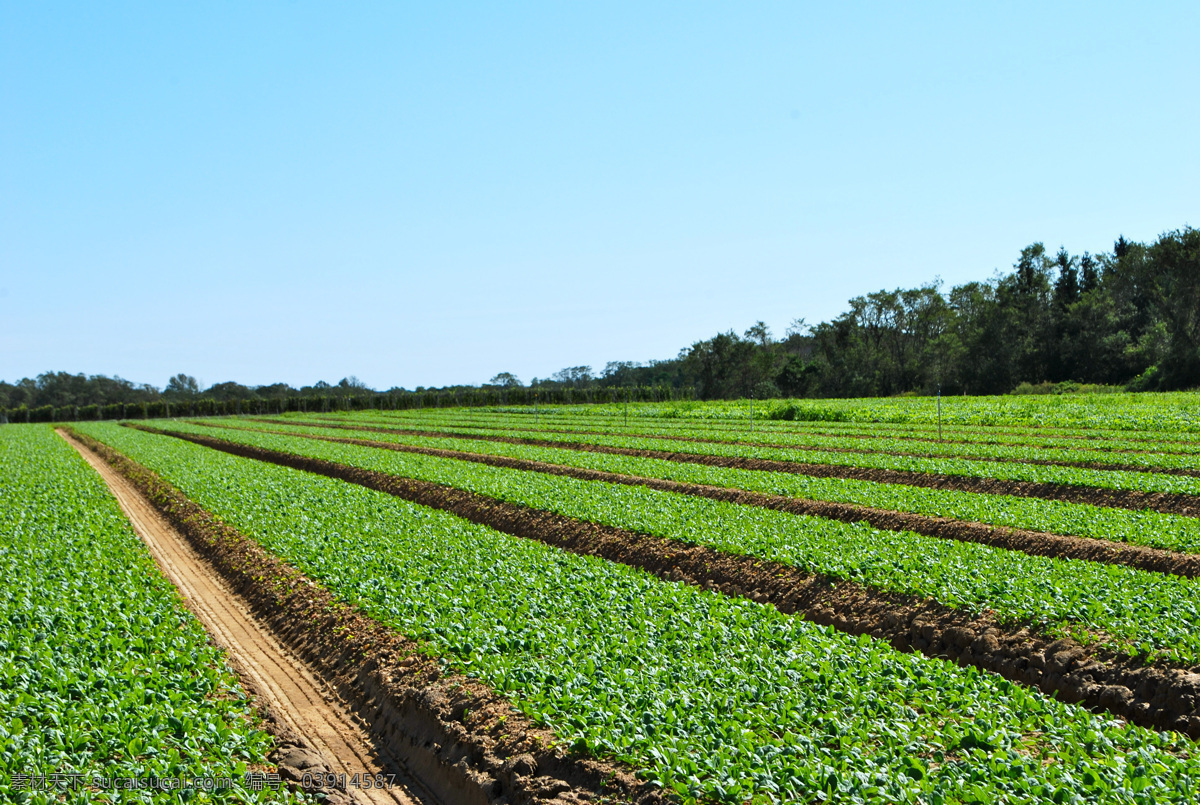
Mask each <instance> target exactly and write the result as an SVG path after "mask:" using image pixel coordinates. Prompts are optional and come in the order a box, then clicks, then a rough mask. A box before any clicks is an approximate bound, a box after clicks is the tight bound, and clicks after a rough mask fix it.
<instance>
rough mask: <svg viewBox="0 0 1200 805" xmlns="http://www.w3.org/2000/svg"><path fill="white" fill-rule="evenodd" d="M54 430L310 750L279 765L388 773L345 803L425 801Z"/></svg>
mask: <svg viewBox="0 0 1200 805" xmlns="http://www.w3.org/2000/svg"><path fill="white" fill-rule="evenodd" d="M59 434H60V435H61V436H63V438H64V439H66V440H67V441H68V442H69V443H70V444H71V446H72V447H74V448H75V449H76V450H77V451H78V452H79V454H80V455H82V456H83V458H84V459H85V460H86V461H87V462H88V464H90V465H91V466H92V468H93V469H95V470H96V472H98V473H99V474H100V477H101V478H103V479H104V482H105V483H106V484H107V485H108V488H109V489H110V490H111V491H112V493H113V495H114V496H115V497H116V499H117V502H118V503H119V504H120V505H121V509H122V511H124V512H125V515H126V517H128V518H129V521H130V523H131V524H132V525H133V529H134V531H135V532H136V533H137V535H138V536H139V537H141V538H142V540H143V541H144V542H145V543H146V545H147V546H148V547H149V549H150V553H151V554H152V555H153V556H154V559H155V561H156V562H157V563H158V565H159V567H160V568H162V570H163V572H164V573H165V574H166V576H167V578H169V579H170V580H171V582H172V583H173V584H174V585H175V586H176V587H177V588H178V589H179V591H180V593H182V595H183V597H184V601H185V603H186V604H187V607H188V609H190V610H191V611H192V612H193V613H194V614H195V615H196V617H197V618H199V620H200V622H201V623H202V624H204V627H205V629H207V630H208V632H209V634H210V635H212V637H213V639H214V641H215V642H216V643H217V644H218V645H219V646H220V647H221V648H222V649H224V650H225V652H226V653H227V654H228V655H229V658H230V661H231V663H232V665H233V666H234V668H235V670H236V671H237V673H238V676H239V677H241V679H242V681H243V683H245V686H246V687H247V688H249V689H250V690H252V691H253V692H254V693H255V694H256V695H257V696H258V698H259V699H260V701H261V702H263V703H265V705H266V708H267V709H268V711H269V712H270V714H271V715H272V716H273V717H274V718H275V719H276V720H277V723H278V724H280V725H282V726H283V727H284V728H285V729H284V730H280V732H282V733H283V734H284V735H287V734H288V733H291V734H292V735H294V736H297V737H300V738H301V739H302V740H303V741H304V742H307V743H308V744H309V746H310V747H311V749H307V750H306V749H305V748H303V747H302V746H299V745H294V746H291V747H285V749H284V751H283V752H282V753H281V755H280V757H279V758H278V761H279V762H280V765H281V766H288V767H290V768H291V769H294V770H297V771H299V773H300V775H301V776H302V775H303V774H304V773H305V772H308V773H310V774H323V773H326V769H327V770H328V771H330V772H332V773H334V774H338V775H343V774H344V775H346V778H347V780H348V781H349V780H351V779H353V776H354V775H356V774H357V775H364V774H367V775H370V776H371V777H372V778H374V776H375V775H377V774H382V775H389V774H396V775H397V777H396V780H395V784H394V785H393V786H392V787H390V788H383V789H379V788H364V787H362V786H361V785H360V786H357V787H355V786H347V793H348V794H349V797H348V799H349V801H352V802H356V803H369V804H370V805H376V804H386V805H417V803H421V802H425V801H428V800H426V799H422V798H421V797H418V796H415V795H414V794H413V793H412V792H411V791H410V790H409V787H410V786H412V783H411V781H410V780H409V779H408V777H407V775H405V774H403V769H402V768H401V767H400V765H399V764H398V762H397V761H396V759H395V758H392V757H388V756H387V755H386V754H383V753H381V752H380V751H378V750H377V749H376V748H375V746H374V744H373V742H372V741H371V739H370V738H369V737H368V735H367V734H366V732H365V731H364V730H363V728H362V727H361V726H360V725H359V724H358V723H357V722H356V721H355V719H354V718H353V717H352V716H350V715H349V714H348V713H347V712H346V710H345V709H344V708H343V707H342V706H341V705H340V704H338V703H337V702H336V700H335V698H334V697H335V694H332V693H331V692H329V691H327V690H326V689H325V687H324V686H323V685H321V684H320V683H319V682H318V681H317V679H316V678H315V677H314V676H313V674H311V673H310V672H309V671H308V670H307V669H306V668H305V667H304V665H303V663H302V662H301V661H300V660H299V659H297V658H296V657H294V656H293V655H292V653H291V652H289V651H288V650H286V649H285V648H284V647H283V646H282V645H280V644H279V642H278V641H277V640H275V639H274V638H273V637H272V636H271V634H270V632H269V631H267V629H266V628H265V627H263V626H261V625H259V624H258V622H257V621H256V620H255V618H254V617H253V616H252V615H251V614H250V613H249V612H248V611H247V609H246V607H245V606H243V605H242V603H241V601H240V600H239V598H238V597H237V595H236V594H235V593H234V592H233V591H232V590H231V589H230V588H229V586H228V585H227V584H226V583H225V582H224V580H223V579H221V578H220V576H218V575H217V574H216V573H215V572H214V571H213V570H212V569H211V568H210V567H209V566H208V564H207V563H206V562H205V561H204V560H203V559H201V558H200V557H199V556H198V555H197V554H196V552H195V550H193V549H192V547H191V546H190V545H189V544H188V542H187V540H186V539H185V538H184V537H183V536H182V535H181V534H179V533H178V532H177V531H176V530H175V529H174V528H173V527H172V526H171V525H170V524H169V523H167V522H166V521H165V520H164V519H163V518H162V517H161V516H160V515H159V514H158V512H156V511H155V510H154V509H153V508H152V507H151V506H150V504H149V503H148V502H147V501H146V500H145V498H143V497H142V495H141V494H140V493H139V492H138V491H137V489H135V488H134V486H133V485H132V484H131V483H130V482H129V481H127V480H126V479H125V478H123V477H122V476H121V475H120V474H119V473H117V472H116V470H114V469H113V468H112V467H110V466H109V465H108V464H107V463H105V462H104V461H102V460H101V459H100V458H99V457H98V456H96V455H95V454H94V453H93V452H92V451H90V450H87V449H85V448H83V447H82V445H80V444H79V443H78V442H76V441H75V440H74V439H72V438H71V437H70V436H68V435H66V434H64V433H63V432H62V431H59ZM292 743H293V744H295V743H299V742H297V741H294V740H293V741H292ZM381 754H382V756H381ZM281 774H283V775H284V776H285V777H286V776H287V771H286V770H284V769H281ZM413 787H415V786H413ZM418 790H419V789H418Z"/></svg>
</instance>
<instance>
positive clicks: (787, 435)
mask: <svg viewBox="0 0 1200 805" xmlns="http://www.w3.org/2000/svg"><path fill="white" fill-rule="evenodd" d="M288 417H289V418H299V419H303V418H309V419H317V418H319V419H330V420H335V421H339V420H340V421H363V422H371V423H372V424H377V423H378V424H391V425H392V427H411V428H422V427H424V428H427V429H428V428H430V427H437V426H454V427H471V426H476V427H490V428H500V429H504V428H509V429H534V430H538V429H541V430H563V431H567V432H583V433H587V432H597V433H611V434H630V433H637V434H639V435H644V436H654V435H661V436H682V437H686V438H702V439H712V440H716V441H740V440H757V441H760V442H762V443H764V444H771V443H778V444H791V443H796V444H803V443H817V440H821V439H842V440H846V442H847V444H855V443H858V444H862V443H864V442H867V443H869V442H872V441H875V440H879V441H880V442H881V443H889V444H893V447H894V449H896V450H897V451H900V452H920V451H921V450H926V449H932V447H937V446H940V447H944V448H945V449H947V450H952V449H961V450H972V449H979V448H981V447H996V448H998V449H1001V450H1004V449H1015V448H1049V449H1051V450H1056V451H1060V450H1061V451H1065V453H1064V455H1063V456H1062V459H1063V460H1073V461H1103V460H1104V458H1103V457H1105V456H1108V454H1110V453H1113V452H1116V453H1121V454H1123V453H1126V452H1129V453H1146V454H1152V455H1154V456H1156V457H1158V456H1172V457H1178V456H1196V455H1198V454H1200V442H1178V441H1168V440H1163V438H1162V437H1161V436H1160V435H1157V434H1151V435H1142V436H1136V435H1134V434H1129V433H1126V432H1118V433H1116V434H1113V435H1111V436H1100V435H1096V434H1093V435H1091V436H1089V437H1088V438H1081V437H1080V436H1060V437H1055V436H1047V435H1046V434H1044V433H1042V432H1040V431H1033V430H1025V431H997V430H994V429H987V430H982V431H981V430H980V429H979V428H972V429H969V430H958V429H953V430H952V429H945V430H944V432H943V435H942V437H941V438H939V437H938V431H937V429H936V428H934V429H933V430H926V429H922V428H913V427H911V426H907V425H902V426H895V425H861V424H857V423H852V424H842V423H777V422H762V421H756V422H755V423H754V427H753V428H751V427H749V423H748V422H744V421H743V422H734V423H730V422H710V421H703V420H689V419H684V420H670V419H652V418H647V417H639V416H637V415H636V412H634V415H633V416H631V417H630V418H629V420H628V421H626V420H625V418H624V417H617V418H614V417H612V416H591V417H579V416H577V417H569V418H564V417H542V416H537V417H535V416H533V415H531V414H530V413H529V412H526V411H522V412H521V413H509V414H500V413H489V412H485V411H477V410H471V409H451V410H442V409H428V410H424V409H422V410H417V411H386V412H382V411H380V412H377V411H362V412H355V413H353V414H348V413H334V414H307V415H288ZM397 423H404V424H397ZM1066 453H1075V454H1077V455H1073V456H1069V455H1066ZM997 455H1000V454H997ZM1109 460H1110V461H1117V458H1115V457H1114V458H1110V459H1109ZM1184 466H1186V465H1184Z"/></svg>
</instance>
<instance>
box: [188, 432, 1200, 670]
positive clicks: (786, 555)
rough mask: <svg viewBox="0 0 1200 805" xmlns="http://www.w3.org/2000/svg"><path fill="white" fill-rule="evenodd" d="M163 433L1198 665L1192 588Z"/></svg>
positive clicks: (293, 443) (250, 437) (403, 458)
mask: <svg viewBox="0 0 1200 805" xmlns="http://www.w3.org/2000/svg"><path fill="white" fill-rule="evenodd" d="M167 427H168V428H170V429H171V430H174V431H180V432H194V433H195V432H198V433H205V434H206V435H210V436H216V437H218V438H226V439H229V438H232V439H233V440H235V441H238V442H241V443H245V444H252V445H256V446H259V447H266V448H269V449H273V450H281V451H284V452H288V453H293V454H299V455H304V456H311V457H314V458H322V459H325V460H327V461H335V462H339V463H342V464H348V465H350V466H354V467H363V468H365V469H371V470H376V471H379V472H385V473H388V474H392V475H399V476H401V477H408V478H417V479H420V480H425V481H432V482H434V483H440V484H445V485H447V486H453V487H458V488H462V489H467V490H470V491H472V492H477V493H479V494H483V495H488V496H490V497H494V498H498V499H500V500H505V501H508V502H511V503H516V504H518V505H521V506H526V507H529V508H533V509H543V510H547V511H552V512H556V513H558V514H562V515H565V516H567V517H573V518H576V519H580V520H586V521H589V522H596V523H601V524H603V525H609V526H615V527H617V528H623V529H626V530H629V531H634V532H639V533H645V534H652V535H654V536H659V537H664V538H667V539H674V540H680V541H682V542H686V543H689V544H700V545H706V546H709V547H711V548H715V549H717V550H721V551H727V552H731V553H736V554H748V555H751V556H756V557H760V558H763V559H769V560H772V561H776V562H782V563H784V564H788V565H793V566H796V567H799V568H800V569H802V570H805V571H808V572H811V573H818V574H826V575H829V576H832V577H834V578H842V579H848V580H850V581H854V582H857V583H859V584H863V585H867V586H870V587H872V588H875V589H879V590H885V591H889V592H898V593H905V594H911V595H916V596H919V597H922V598H932V599H934V600H936V601H939V602H941V603H943V604H945V605H947V606H950V607H954V608H961V609H967V610H970V611H974V612H978V611H982V610H985V609H990V610H992V611H994V612H995V613H996V615H997V617H998V618H999V619H1000V620H1002V621H1007V622H1010V623H1017V624H1021V625H1024V624H1037V625H1039V626H1042V627H1044V628H1047V629H1048V630H1050V631H1052V632H1054V633H1055V634H1056V635H1058V636H1066V635H1068V634H1072V633H1073V632H1074V631H1075V630H1077V627H1078V626H1080V625H1083V626H1085V627H1087V628H1088V629H1089V630H1092V631H1094V632H1098V633H1104V634H1106V635H1108V636H1109V638H1111V639H1113V640H1114V641H1115V644H1116V646H1117V647H1118V648H1124V649H1129V648H1130V647H1133V648H1134V650H1136V651H1138V652H1140V653H1144V654H1148V655H1149V654H1166V655H1170V656H1172V657H1173V659H1175V660H1176V661H1177V662H1181V663H1183V664H1185V665H1191V664H1194V663H1196V662H1200V630H1198V627H1200V580H1193V579H1184V578H1181V577H1178V576H1169V575H1163V574H1159V573H1149V572H1146V571H1142V570H1137V569H1134V568H1129V567H1124V566H1119V565H1108V564H1102V563H1094V562H1082V561H1066V560H1061V559H1052V558H1049V557H1044V556H1030V555H1028V554H1024V553H1020V552H1017V551H1008V550H1004V549H1001V548H994V547H991V546H987V545H980V544H976V543H971V542H959V541H956V540H949V539H940V538H938V537H929V536H924V535H921V534H914V533H911V532H896V531H881V530H878V529H875V528H872V527H870V526H868V525H866V524H865V523H854V524H849V523H842V522H838V521H834V520H827V519H823V518H819V517H805V516H798V515H793V514H787V513H783V512H777V511H772V510H769V509H762V508H758V507H755V506H743V505H737V504H732V503H724V502H720V501H715V500H709V499H707V498H697V497H692V496H689V495H680V494H675V493H669V492H658V491H654V490H650V489H646V488H644V487H637V486H626V485H617V484H608V483H602V482H597V481H580V480H576V479H573V478H565V477H561V476H555V475H546V474H542V473H536V472H525V471H520V470H510V469H502V468H497V467H489V466H486V465H480V464H475V463H470V462H465V461H456V460H451V459H444V458H437V457H432V456H422V455H416V454H410V453H397V452H394V451H390V450H380V449H375V448H367V447H358V446H354V445H343V444H335V443H330V442H323V441H315V440H311V439H304V438H297V437H293V436H274V435H268V434H263V433H255V432H245V433H240V432H235V431H230V430H227V429H216V428H202V427H198V426H188V425H175V424H174V423H171V424H168V425H167ZM467 444H468V445H469V444H470V443H467ZM446 446H448V445H446ZM458 446H461V445H456V447H458ZM507 447H518V450H517V451H515V452H509V453H508V454H510V455H514V454H517V455H519V454H520V452H521V448H519V446H516V445H508V446H507ZM592 455H595V454H592ZM618 458H623V457H618ZM541 460H545V457H543V458H542V459H541ZM624 469H625V471H626V472H628V470H629V469H630V468H629V467H625V468H624Z"/></svg>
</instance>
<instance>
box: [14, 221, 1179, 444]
mask: <svg viewBox="0 0 1200 805" xmlns="http://www.w3.org/2000/svg"><path fill="white" fill-rule="evenodd" d="M848 307H849V309H848V310H847V311H846V312H844V313H842V314H841V315H840V316H838V317H836V318H834V319H833V320H831V321H827V322H821V323H819V324H815V325H811V326H810V325H808V324H807V323H806V322H805V321H804V320H803V319H797V320H795V321H794V322H793V323H792V326H790V327H789V328H788V329H787V331H786V332H785V333H784V335H783V337H782V338H776V337H775V336H774V334H773V333H772V332H771V330H770V328H768V327H767V326H766V325H765V324H764V323H763V322H757V323H755V324H754V325H753V326H751V327H750V328H749V329H747V330H746V331H745V332H744V333H743V334H742V335H740V336H739V335H738V334H737V333H735V332H733V331H729V332H725V333H718V334H716V335H714V336H713V337H711V338H708V339H705V340H702V341H697V342H695V343H693V344H692V345H691V346H689V347H685V348H684V349H682V350H680V352H679V354H678V355H677V356H676V357H674V358H669V359H665V360H655V361H649V362H647V363H637V362H632V361H612V362H609V363H608V364H607V365H606V366H605V367H604V369H603V370H602V371H599V372H595V371H593V369H592V367H590V366H571V367H566V368H564V369H562V370H560V371H559V372H556V373H555V374H553V375H552V376H551V377H548V378H540V379H539V378H536V377H535V378H533V380H532V381H530V383H529V384H528V385H525V384H524V383H522V382H521V380H520V379H519V378H517V377H516V376H515V375H513V374H512V373H510V372H500V373H498V374H497V375H495V376H494V377H492V378H491V380H490V381H489V382H488V383H484V384H481V385H478V386H472V385H463V386H449V387H442V388H425V387H418V388H416V389H415V390H408V389H404V388H392V389H389V390H387V391H376V390H374V389H371V388H368V387H367V386H366V385H365V384H363V383H361V382H360V381H358V380H357V379H356V378H354V377H347V378H344V379H342V380H341V381H340V382H339V383H337V384H329V383H325V382H318V383H314V384H313V385H311V386H303V387H301V388H294V387H292V386H289V385H287V384H285V383H275V384H271V385H265V386H244V385H241V384H238V383H234V382H224V383H217V384H215V385H212V386H209V387H208V388H206V389H202V388H201V387H200V384H199V383H198V382H197V381H196V379H195V378H193V377H191V376H189V375H186V374H178V375H176V376H174V377H172V378H171V379H170V380H169V381H168V383H167V385H166V387H165V388H163V389H161V390H160V389H158V388H157V387H155V386H152V385H148V384H144V383H143V384H137V383H133V382H130V381H128V380H125V379H123V378H120V377H112V378H110V377H105V376H103V375H92V376H85V375H82V374H78V375H72V374H69V373H66V372H46V373H44V374H41V375H38V376H37V378H24V379H22V380H20V381H18V382H16V383H7V382H3V381H0V416H5V417H6V418H8V419H12V420H16V421H26V420H30V421H32V420H35V419H42V420H50V419H69V418H79V417H78V416H77V415H75V416H72V414H78V412H79V411H80V409H83V411H84V412H85V413H86V414H87V416H84V418H93V417H95V418H109V417H118V416H137V415H142V416H147V415H149V416H161V415H164V414H163V413H162V412H163V411H167V410H170V406H172V405H173V406H175V410H176V411H183V410H191V411H193V412H197V413H235V412H240V411H242V410H243V409H245V410H248V411H256V412H264V413H265V412H268V411H284V410H330V409H331V408H364V407H380V408H384V407H388V408H410V407H425V406H431V405H455V404H459V405H484V404H537V403H538V402H543V403H547V404H549V403H552V402H567V403H570V402H607V401H618V400H621V399H636V400H650V399H654V400H666V399H730V398H743V397H756V398H760V399H763V398H772V397H871V396H886V395H894V394H903V393H918V394H930V393H934V392H936V391H938V390H941V391H942V392H944V393H948V394H1002V393H1006V392H1010V391H1013V390H1014V389H1018V388H1022V387H1026V388H1030V387H1032V388H1037V387H1048V386H1052V385H1055V384H1057V385H1058V386H1059V387H1061V386H1062V385H1063V384H1084V385H1096V386H1108V387H1119V388H1124V389H1128V390H1132V391H1145V390H1170V389H1184V388H1196V387H1200V230H1197V229H1193V228H1191V227H1184V228H1183V229H1180V230H1175V231H1172V232H1167V233H1165V234H1163V235H1160V236H1159V237H1158V239H1157V240H1155V241H1154V242H1152V243H1149V244H1145V243H1135V242H1131V241H1128V240H1126V239H1125V238H1124V237H1123V236H1122V237H1120V238H1118V239H1117V240H1116V241H1115V242H1114V244H1113V249H1112V251H1111V252H1107V253H1102V254H1089V253H1088V252H1084V253H1083V254H1078V255H1072V254H1070V253H1069V252H1067V250H1066V249H1064V248H1060V249H1059V250H1058V251H1057V252H1055V253H1054V254H1051V253H1050V252H1048V251H1047V250H1046V248H1045V246H1044V245H1043V244H1042V243H1034V244H1032V245H1030V246H1027V247H1025V248H1024V249H1022V250H1021V252H1020V255H1019V256H1018V257H1017V260H1016V261H1015V263H1014V264H1013V267H1012V270H1011V271H1009V272H1007V273H1000V272H998V273H997V274H996V276H994V277H993V278H992V279H990V280H985V281H977V282H968V283H966V284H964V285H957V286H954V287H952V288H950V290H949V291H947V292H943V290H942V288H941V284H940V283H937V282H935V283H930V284H927V285H923V286H921V287H918V288H911V289H901V288H897V289H895V290H880V291H876V292H874V293H869V294H866V295H865V296H858V297H855V298H853V299H851V300H850V301H849V305H848ZM35 411H36V412H37V413H36V415H35V414H34V413H33V412H35Z"/></svg>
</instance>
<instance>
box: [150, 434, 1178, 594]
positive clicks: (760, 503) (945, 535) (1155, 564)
mask: <svg viewBox="0 0 1200 805" xmlns="http://www.w3.org/2000/svg"><path fill="white" fill-rule="evenodd" d="M207 426H208V427H217V428H219V427H227V426H222V425H215V424H211V423H210V424H208V425H207ZM132 427H137V428H141V427H142V426H140V425H133V426H132ZM229 429H230V430H235V431H236V430H251V431H252V432H255V433H271V434H279V433H280V431H270V430H258V429H249V428H229ZM160 432H162V433H168V434H170V435H172V436H181V435H182V434H178V433H174V432H172V431H160ZM285 435H289V436H295V437H297V438H304V439H315V440H318V441H326V442H334V443H338V444H351V445H357V446H359V447H371V448H375V449H382V450H394V451H396V452H399V453H416V454H420V455H427V456H436V457H438V458H449V459H455V460H458V461H470V462H473V463H476V464H486V465H488V466H492V467H503V468H505V469H514V470H524V471H528V472H541V473H546V474H547V475H562V476H567V477H570V478H577V479H579V480H582V481H603V482H606V483H612V484H622V485H625V486H643V487H646V488H648V489H655V490H658V491H660V492H675V493H678V494H681V495H692V496H694V497H703V498H709V499H711V500H720V501H724V502H727V503H739V504H742V505H745V506H757V507H759V508H764V509H773V510H775V511H782V512H787V513H789V514H798V515H807V516H812V517H824V518H826V519H829V520H837V521H839V522H843V523H859V522H863V523H867V524H868V525H870V526H872V527H874V528H878V529H881V530H884V531H912V532H915V533H917V534H924V535H926V536H930V537H938V538H940V539H953V540H958V541H959V542H977V543H981V544H983V545H991V546H993V547H997V548H1004V549H1005V550H1013V551H1021V552H1022V553H1027V554H1031V555H1035V556H1049V557H1052V558H1056V559H1081V560H1084V561H1089V562H1103V563H1105V564H1112V565H1127V566H1129V567H1136V568H1138V569H1140V570H1147V571H1150V572H1152V573H1166V574H1170V575H1174V576H1184V577H1187V578H1196V577H1200V555H1197V554H1190V553H1180V552H1177V551H1167V550H1163V549H1161V548H1150V547H1146V546H1143V545H1129V544H1126V543H1120V542H1114V541H1111V540H1104V539H1090V538H1086V537H1071V536H1065V535H1062V534H1051V533H1047V532H1044V531H1030V530H1026V529H1017V528H1005V527H997V526H992V525H988V524H987V523H974V522H968V521H964V520H956V519H954V518H951V517H934V516H931V515H925V514H916V513H914V512H902V511H894V510H891V509H876V508H872V507H870V506H862V505H859V504H856V503H839V502H835V501H824V500H809V499H805V498H793V497H788V496H785V495H770V494H766V493H763V492H750V491H747V490H742V489H732V488H730V487H724V486H712V485H708V484H691V483H683V482H681V481H669V480H665V479H660V478H646V477H644V476H639V475H622V474H619V473H613V472H605V471H603V470H590V469H584V468H580V467H569V466H566V465H563V464H550V463H547V462H542V461H531V460H528V459H519V458H511V457H509V456H495V455H488V454H486V453H468V452H464V451H460V450H444V449H440V448H435V447H417V446H415V445H405V444H397V443H396V442H376V441H371V440H369V439H350V438H338V437H336V436H320V435H317V434H285Z"/></svg>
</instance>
